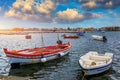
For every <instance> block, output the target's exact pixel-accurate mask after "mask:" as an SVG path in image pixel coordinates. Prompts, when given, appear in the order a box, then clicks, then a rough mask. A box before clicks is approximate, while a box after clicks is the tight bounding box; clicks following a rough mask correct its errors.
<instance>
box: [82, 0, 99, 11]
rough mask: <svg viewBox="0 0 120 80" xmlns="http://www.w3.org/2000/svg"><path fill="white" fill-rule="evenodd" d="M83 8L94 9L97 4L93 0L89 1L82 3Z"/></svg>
mask: <svg viewBox="0 0 120 80" xmlns="http://www.w3.org/2000/svg"><path fill="white" fill-rule="evenodd" d="M82 6H83V7H84V8H89V9H94V8H96V7H97V4H96V2H95V1H89V2H87V3H85V4H83V5H82Z"/></svg>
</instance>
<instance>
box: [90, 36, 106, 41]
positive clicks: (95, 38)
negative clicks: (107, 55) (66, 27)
mask: <svg viewBox="0 0 120 80" xmlns="http://www.w3.org/2000/svg"><path fill="white" fill-rule="evenodd" d="M92 38H93V39H94V40H100V41H107V38H106V37H105V36H100V35H92Z"/></svg>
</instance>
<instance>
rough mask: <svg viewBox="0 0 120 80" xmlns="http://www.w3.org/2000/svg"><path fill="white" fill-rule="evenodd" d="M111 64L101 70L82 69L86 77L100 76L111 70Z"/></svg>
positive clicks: (100, 68)
mask: <svg viewBox="0 0 120 80" xmlns="http://www.w3.org/2000/svg"><path fill="white" fill-rule="evenodd" d="M111 66H112V65H111V64H109V65H106V66H103V67H99V68H93V69H84V68H82V67H81V68H82V71H83V72H84V74H85V75H95V74H99V73H102V72H105V71H107V70H109V69H110V68H111Z"/></svg>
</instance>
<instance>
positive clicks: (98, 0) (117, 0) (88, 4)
mask: <svg viewBox="0 0 120 80" xmlns="http://www.w3.org/2000/svg"><path fill="white" fill-rule="evenodd" d="M79 2H80V3H82V7H83V9H84V8H86V9H87V10H91V9H94V8H105V9H107V8H109V9H113V8H116V7H118V6H119V5H120V0H79Z"/></svg>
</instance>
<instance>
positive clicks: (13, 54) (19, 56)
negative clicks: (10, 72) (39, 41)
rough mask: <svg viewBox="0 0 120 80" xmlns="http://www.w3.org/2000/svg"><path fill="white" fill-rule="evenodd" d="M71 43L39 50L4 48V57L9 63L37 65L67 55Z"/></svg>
mask: <svg viewBox="0 0 120 80" xmlns="http://www.w3.org/2000/svg"><path fill="white" fill-rule="evenodd" d="M70 48H71V43H69V42H68V43H64V44H58V45H55V46H46V47H41V48H32V49H23V50H8V49H7V48H4V52H5V54H6V56H7V57H8V58H9V59H10V63H11V64H12V63H22V64H29V63H37V62H46V61H49V60H53V59H56V58H60V57H62V56H64V55H66V54H67V53H68V50H69V49H70Z"/></svg>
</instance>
